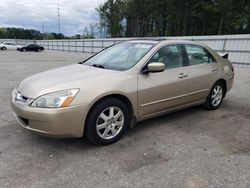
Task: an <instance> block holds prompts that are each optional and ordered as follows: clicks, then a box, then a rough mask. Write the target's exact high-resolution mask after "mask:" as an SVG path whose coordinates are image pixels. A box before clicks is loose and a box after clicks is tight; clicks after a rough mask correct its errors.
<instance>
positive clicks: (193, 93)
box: [140, 89, 208, 107]
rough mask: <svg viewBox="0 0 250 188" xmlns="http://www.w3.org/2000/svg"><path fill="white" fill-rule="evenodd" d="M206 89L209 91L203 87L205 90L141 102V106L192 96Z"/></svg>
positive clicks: (204, 90)
mask: <svg viewBox="0 0 250 188" xmlns="http://www.w3.org/2000/svg"><path fill="white" fill-rule="evenodd" d="M206 91H208V89H203V90H200V91H195V92H191V93H188V94H184V95H178V96H175V97H169V98H166V99H161V100H157V101H153V102H149V103H145V104H141V105H140V107H145V106H150V105H153V104H158V103H162V102H166V101H170V100H174V99H178V98H182V97H187V96H190V95H195V94H198V93H203V92H206Z"/></svg>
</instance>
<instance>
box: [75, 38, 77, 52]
mask: <svg viewBox="0 0 250 188" xmlns="http://www.w3.org/2000/svg"><path fill="white" fill-rule="evenodd" d="M75 52H77V49H76V40H75Z"/></svg>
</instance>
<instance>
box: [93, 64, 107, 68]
mask: <svg viewBox="0 0 250 188" xmlns="http://www.w3.org/2000/svg"><path fill="white" fill-rule="evenodd" d="M92 66H93V67H97V68H101V69H106V67H104V66H103V65H101V64H93V65H92Z"/></svg>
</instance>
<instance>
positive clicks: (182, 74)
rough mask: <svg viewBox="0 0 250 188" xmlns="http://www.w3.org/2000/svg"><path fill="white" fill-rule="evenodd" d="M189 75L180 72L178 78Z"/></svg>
mask: <svg viewBox="0 0 250 188" xmlns="http://www.w3.org/2000/svg"><path fill="white" fill-rule="evenodd" d="M187 76H188V75H187V74H184V73H180V74H179V75H178V78H185V77H187Z"/></svg>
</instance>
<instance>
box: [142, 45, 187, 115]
mask: <svg viewBox="0 0 250 188" xmlns="http://www.w3.org/2000/svg"><path fill="white" fill-rule="evenodd" d="M151 62H162V63H164V64H165V68H166V69H165V71H163V72H158V73H148V74H143V73H140V74H138V113H139V116H140V118H143V117H147V116H151V115H156V114H159V113H164V112H165V111H167V110H170V109H173V108H175V107H177V106H181V105H184V104H186V103H188V98H187V93H188V85H189V81H188V75H187V73H186V67H185V66H184V57H183V50H182V47H181V45H178V44H173V45H167V46H164V47H162V48H161V49H159V50H158V51H157V52H156V53H155V54H154V55H153V57H152V58H151V59H150V60H149V61H148V63H151Z"/></svg>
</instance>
